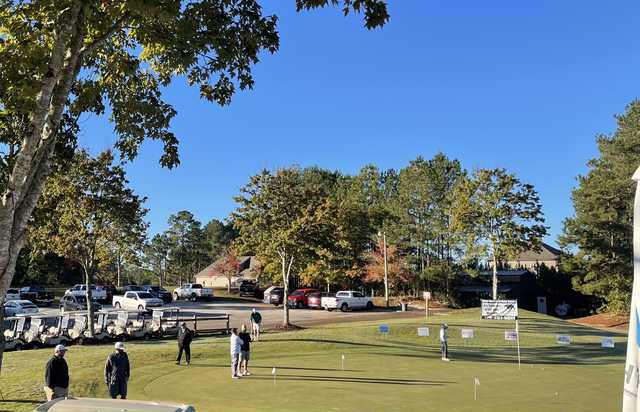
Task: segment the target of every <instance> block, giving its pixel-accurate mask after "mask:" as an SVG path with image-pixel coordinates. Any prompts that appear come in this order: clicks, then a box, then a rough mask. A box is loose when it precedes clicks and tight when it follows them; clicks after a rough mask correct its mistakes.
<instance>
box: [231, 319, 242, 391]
mask: <svg viewBox="0 0 640 412" xmlns="http://www.w3.org/2000/svg"><path fill="white" fill-rule="evenodd" d="M229 343H230V347H229V349H230V350H231V378H233V379H238V378H240V376H239V375H238V359H239V358H240V350H241V348H242V344H243V343H244V342H243V341H242V339H240V337H239V336H238V329H236V328H233V329H231V339H230V340H229Z"/></svg>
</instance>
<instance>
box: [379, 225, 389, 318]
mask: <svg viewBox="0 0 640 412" xmlns="http://www.w3.org/2000/svg"><path fill="white" fill-rule="evenodd" d="M380 235H381V233H380V232H378V236H380ZM382 249H383V252H382V253H383V256H384V305H385V306H386V307H387V308H388V307H389V271H388V267H387V233H386V232H382Z"/></svg>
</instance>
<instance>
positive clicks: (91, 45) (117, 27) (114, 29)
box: [80, 11, 130, 56]
mask: <svg viewBox="0 0 640 412" xmlns="http://www.w3.org/2000/svg"><path fill="white" fill-rule="evenodd" d="M129 17H130V14H129V12H128V11H126V12H125V13H124V14H123V15H122V17H120V18H119V19H118V20H117V21H116V22H115V23H113V25H111V27H109V29H108V30H107V31H106V32H104V33H103V34H102V35H101V36H98V37H96V38H95V40H93V42H91V43H89V44H87V45H86V46H84V47H83V48H82V49H81V50H80V55H81V56H85V55H86V54H89V53H92V52H93V51H95V50H96V49H97V48H98V47H100V46H101V45H102V44H104V42H106V41H107V40H109V38H110V37H111V36H113V35H114V34H115V33H116V32H117V31H118V30H120V29H122V28H123V23H124V21H125V20H127V19H128V18H129Z"/></svg>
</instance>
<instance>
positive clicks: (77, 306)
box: [60, 295, 102, 312]
mask: <svg viewBox="0 0 640 412" xmlns="http://www.w3.org/2000/svg"><path fill="white" fill-rule="evenodd" d="M101 309H102V305H101V304H99V303H98V302H94V303H93V310H101ZM76 310H87V297H86V296H74V295H64V296H63V297H62V298H60V312H70V311H76Z"/></svg>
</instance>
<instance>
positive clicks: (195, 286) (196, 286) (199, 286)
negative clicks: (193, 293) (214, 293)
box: [191, 283, 202, 289]
mask: <svg viewBox="0 0 640 412" xmlns="http://www.w3.org/2000/svg"><path fill="white" fill-rule="evenodd" d="M191 289H202V285H199V284H197V283H194V284H193V285H191Z"/></svg>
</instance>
